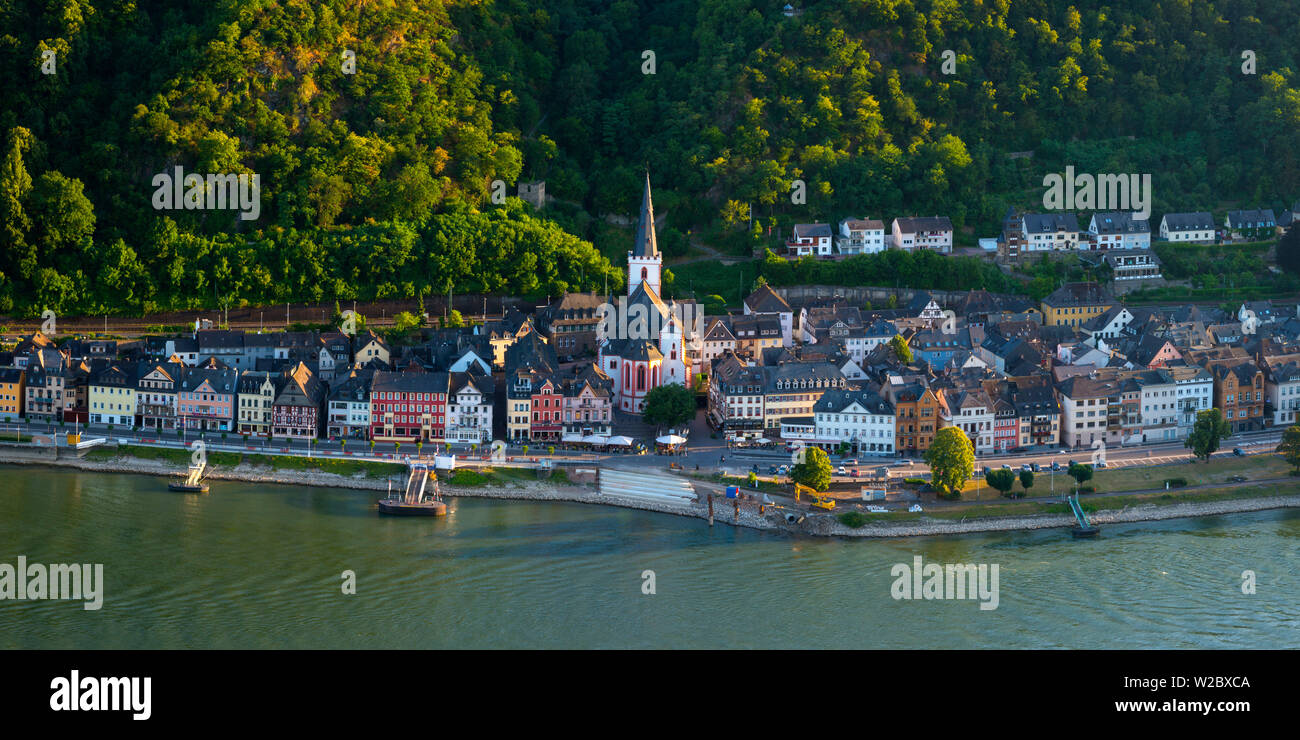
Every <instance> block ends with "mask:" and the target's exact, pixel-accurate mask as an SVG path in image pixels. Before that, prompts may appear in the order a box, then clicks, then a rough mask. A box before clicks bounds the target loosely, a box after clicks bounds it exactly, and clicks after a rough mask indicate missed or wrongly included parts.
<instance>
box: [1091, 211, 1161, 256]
mask: <svg viewBox="0 0 1300 740" xmlns="http://www.w3.org/2000/svg"><path fill="white" fill-rule="evenodd" d="M1088 233H1089V234H1090V235H1091V237H1092V244H1093V246H1094V248H1096V249H1150V248H1151V223H1150V222H1149V221H1148V220H1147V219H1145V218H1136V217H1134V215H1133V214H1132V213H1131V212H1129V211H1110V212H1106V213H1097V214H1094V215H1093V217H1092V221H1091V222H1090V223H1089V224H1088Z"/></svg>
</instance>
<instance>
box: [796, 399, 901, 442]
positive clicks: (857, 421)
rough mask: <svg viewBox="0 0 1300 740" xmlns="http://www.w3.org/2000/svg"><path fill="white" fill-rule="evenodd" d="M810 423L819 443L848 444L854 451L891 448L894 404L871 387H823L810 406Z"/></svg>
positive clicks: (893, 427)
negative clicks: (819, 397) (811, 406)
mask: <svg viewBox="0 0 1300 740" xmlns="http://www.w3.org/2000/svg"><path fill="white" fill-rule="evenodd" d="M813 424H814V439H815V441H816V442H818V443H820V444H822V445H826V446H832V445H833V446H837V445H839V444H848V445H849V446H850V449H851V451H852V454H854V455H892V454H893V452H894V429H895V427H896V424H895V419H894V407H893V405H891V404H890V403H889V401H886V400H885V399H884V398H882V397H881V396H880V394H879V393H876V392H874V391H866V390H829V391H826V393H824V394H823V395H822V397H821V400H819V401H818V402H817V404H816V405H815V406H814V407H813Z"/></svg>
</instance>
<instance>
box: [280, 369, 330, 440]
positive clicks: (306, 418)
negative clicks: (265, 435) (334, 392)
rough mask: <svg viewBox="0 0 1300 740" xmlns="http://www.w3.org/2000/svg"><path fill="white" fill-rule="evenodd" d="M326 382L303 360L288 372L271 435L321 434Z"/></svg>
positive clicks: (307, 437) (311, 437) (289, 437)
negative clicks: (321, 411)
mask: <svg viewBox="0 0 1300 740" xmlns="http://www.w3.org/2000/svg"><path fill="white" fill-rule="evenodd" d="M324 402H325V384H324V383H322V382H321V380H320V378H319V377H317V376H316V374H315V373H313V372H312V371H311V370H310V369H309V368H308V367H307V366H306V365H305V364H303V363H302V362H299V363H298V364H297V366H295V367H294V368H293V369H292V370H290V371H288V372H287V373H286V374H285V375H284V380H283V384H282V385H281V387H280V392H279V393H277V394H276V396H275V404H274V405H272V407H271V436H272V437H274V438H276V439H286V440H295V439H305V440H315V439H316V438H317V437H319V436H320V429H321V426H322V425H321V413H320V410H321V406H322V405H323V404H324Z"/></svg>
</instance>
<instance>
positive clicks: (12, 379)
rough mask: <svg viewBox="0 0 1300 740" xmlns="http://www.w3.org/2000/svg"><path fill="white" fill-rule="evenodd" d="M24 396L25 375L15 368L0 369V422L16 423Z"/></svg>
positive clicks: (25, 387)
mask: <svg viewBox="0 0 1300 740" xmlns="http://www.w3.org/2000/svg"><path fill="white" fill-rule="evenodd" d="M26 395H27V375H26V373H24V372H23V371H22V370H20V369H18V368H16V367H6V368H0V420H3V421H17V420H18V419H19V417H21V416H22V414H23V398H24V397H26Z"/></svg>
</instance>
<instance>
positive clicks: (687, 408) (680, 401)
mask: <svg viewBox="0 0 1300 740" xmlns="http://www.w3.org/2000/svg"><path fill="white" fill-rule="evenodd" d="M641 418H642V419H644V420H645V421H647V422H649V423H651V424H654V425H656V426H660V427H676V426H681V425H682V424H685V423H687V422H689V421H690V420H691V419H693V418H695V394H694V393H692V392H691V389H689V388H687V387H686V386H684V385H677V384H676V383H668V384H665V385H661V386H658V387H655V388H651V389H650V390H649V391H648V392H647V393H646V394H645V407H644V408H643V409H642V411H641Z"/></svg>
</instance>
